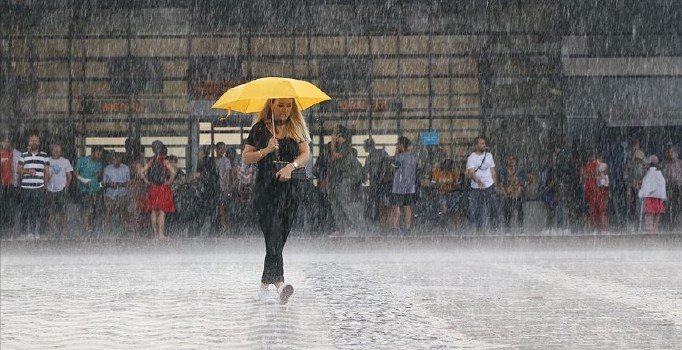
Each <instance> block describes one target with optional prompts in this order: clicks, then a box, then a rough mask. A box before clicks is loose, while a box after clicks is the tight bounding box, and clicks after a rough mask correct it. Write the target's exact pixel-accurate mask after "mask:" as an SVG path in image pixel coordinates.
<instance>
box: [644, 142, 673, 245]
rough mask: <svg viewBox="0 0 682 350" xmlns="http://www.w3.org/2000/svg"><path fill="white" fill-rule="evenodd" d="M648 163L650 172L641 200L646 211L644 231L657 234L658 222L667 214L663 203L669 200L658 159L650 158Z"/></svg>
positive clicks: (645, 177)
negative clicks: (658, 166) (658, 167)
mask: <svg viewBox="0 0 682 350" xmlns="http://www.w3.org/2000/svg"><path fill="white" fill-rule="evenodd" d="M647 163H648V164H649V171H647V173H646V175H644V178H643V179H642V187H641V188H640V189H639V198H642V199H643V201H644V203H642V204H643V206H644V207H643V208H642V209H643V211H644V231H646V232H650V233H655V232H658V222H659V221H660V220H661V215H663V213H665V204H664V203H663V201H665V200H667V195H666V192H665V178H664V177H663V173H661V171H660V170H658V169H657V168H656V166H657V165H658V157H656V156H655V155H651V156H649V159H648V161H647Z"/></svg>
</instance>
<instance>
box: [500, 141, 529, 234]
mask: <svg viewBox="0 0 682 350" xmlns="http://www.w3.org/2000/svg"><path fill="white" fill-rule="evenodd" d="M516 163H517V159H516V156H515V155H512V154H510V155H507V159H506V164H505V167H504V168H502V169H501V170H500V176H499V181H498V183H499V189H498V190H499V193H500V196H501V197H502V216H503V217H504V227H505V228H506V229H507V230H509V229H511V219H512V216H513V215H514V211H516V223H517V225H518V227H519V228H523V190H524V188H525V187H526V171H525V170H523V169H519V168H518V166H517V165H516Z"/></svg>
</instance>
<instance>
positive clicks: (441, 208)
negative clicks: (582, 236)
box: [0, 125, 682, 239]
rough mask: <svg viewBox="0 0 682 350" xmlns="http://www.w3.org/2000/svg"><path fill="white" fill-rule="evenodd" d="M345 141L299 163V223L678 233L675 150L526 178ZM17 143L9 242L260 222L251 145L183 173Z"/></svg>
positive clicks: (566, 155) (318, 229) (32, 138)
mask: <svg viewBox="0 0 682 350" xmlns="http://www.w3.org/2000/svg"><path fill="white" fill-rule="evenodd" d="M351 137H352V132H351V130H349V129H348V128H346V127H344V126H343V125H339V126H337V127H335V128H334V130H333V133H332V138H331V141H330V142H329V143H327V144H326V145H324V147H322V149H321V151H320V154H319V157H317V158H316V160H315V161H314V162H308V164H307V165H306V166H305V169H303V171H304V173H305V174H306V176H304V178H307V179H308V180H314V181H301V183H300V184H299V187H298V190H297V193H296V195H297V196H300V205H299V209H298V212H297V213H296V217H295V219H294V222H293V223H292V225H293V226H294V227H299V228H301V229H303V230H305V231H307V232H310V233H312V234H330V235H343V234H353V233H359V232H385V233H395V234H406V233H410V232H412V231H413V227H414V226H421V227H424V228H428V229H431V228H434V227H438V228H441V229H443V230H447V231H453V232H481V231H486V232H488V231H498V230H504V231H506V232H509V231H513V230H521V229H523V228H524V227H525V226H524V222H525V221H524V219H525V218H526V215H525V214H526V213H525V211H527V206H526V202H528V201H536V202H537V203H543V204H544V211H545V212H546V227H547V228H550V229H552V228H567V229H574V230H589V231H597V232H598V231H607V230H631V231H632V230H635V231H643V232H658V231H660V230H675V229H678V228H679V226H678V225H679V216H680V215H679V213H680V209H681V208H682V161H681V160H679V159H678V155H677V149H676V148H675V147H674V145H672V144H669V145H667V146H666V147H665V149H664V151H663V152H662V154H661V155H662V157H663V159H660V160H659V157H658V156H657V155H656V154H649V155H646V154H645V152H644V150H643V149H641V146H640V143H639V142H638V141H633V142H632V143H631V145H630V147H629V148H628V150H627V152H626V154H625V155H624V156H623V157H622V159H621V161H620V163H619V165H618V167H617V169H613V168H612V167H609V164H607V162H606V161H605V159H604V158H603V157H602V155H601V154H599V153H598V152H565V151H564V150H562V149H560V148H556V149H555V150H554V152H553V153H552V154H551V155H550V156H549V161H548V162H547V164H546V165H545V166H544V167H542V168H540V169H533V170H531V169H527V168H524V166H523V162H522V161H521V160H519V159H518V158H517V156H516V155H515V154H506V155H504V158H503V159H504V164H502V165H501V166H496V157H495V156H493V154H492V153H491V152H490V151H489V149H488V145H487V140H486V139H485V138H483V137H477V138H476V139H475V140H473V151H472V153H471V154H470V155H469V156H468V158H467V159H466V160H465V161H464V160H455V159H451V158H447V157H446V156H445V152H442V150H441V149H439V148H438V147H431V148H429V147H425V146H423V145H419V144H417V145H415V144H413V142H412V141H411V140H410V139H409V138H407V137H404V136H400V137H399V138H398V141H397V144H396V151H395V154H392V155H389V154H388V153H387V152H386V151H385V150H383V149H379V148H377V146H376V144H375V143H374V141H373V140H372V139H371V138H369V139H367V140H366V141H365V142H364V150H365V152H366V154H367V158H366V161H365V164H364V165H363V164H362V163H361V162H360V160H359V157H358V153H357V150H356V149H355V148H353V147H352V145H351V142H350V140H351ZM13 141H14V140H12V138H11V137H9V136H8V135H3V136H2V144H1V148H0V156H1V157H2V192H1V196H2V197H0V200H1V202H0V203H1V206H2V210H0V213H1V214H0V215H1V217H0V230H2V237H3V238H7V237H17V238H19V237H24V238H28V239H36V238H42V237H46V236H47V237H52V238H65V237H69V236H72V235H73V234H74V232H79V234H80V236H83V235H85V237H102V236H103V237H121V236H144V235H147V236H151V237H155V238H157V239H166V238H167V237H168V236H169V235H170V236H180V237H197V236H225V235H238V234H242V233H244V232H247V231H249V230H252V229H254V228H255V227H257V226H258V220H259V219H258V217H257V215H256V213H255V212H254V210H253V208H252V205H251V203H253V201H254V192H255V191H254V184H255V182H256V177H257V174H258V169H257V167H256V166H255V165H254V164H246V163H244V162H242V157H240V156H239V154H240V153H242V152H243V150H244V149H245V148H244V147H247V146H248V144H246V146H245V145H242V149H241V150H240V149H237V148H235V147H228V146H227V145H225V144H224V143H222V142H219V143H217V144H216V145H215V147H212V146H202V147H200V150H199V154H198V157H197V159H198V166H197V169H196V171H193V172H190V173H186V172H185V171H183V170H182V169H179V168H178V165H177V160H178V158H177V157H176V156H174V155H168V154H167V149H166V147H165V146H164V145H163V143H161V142H160V141H155V142H154V143H153V144H152V145H151V148H152V151H153V154H154V155H153V157H150V158H147V157H145V150H144V149H143V148H142V146H141V145H137V146H135V143H134V142H130V145H129V144H128V142H127V144H126V146H127V147H126V152H125V153H118V152H112V151H106V150H104V149H103V148H102V147H101V146H93V147H92V148H91V152H90V155H87V156H83V157H80V158H78V159H77V160H76V161H75V163H74V164H73V165H72V163H71V161H70V160H69V159H66V158H64V157H63V153H62V152H63V150H62V145H60V144H59V143H58V142H51V143H50V147H49V152H46V151H45V150H43V149H42V148H41V139H40V135H39V134H38V133H35V132H34V133H30V135H29V137H28V139H27V140H26V142H25V143H24V142H18V144H17V145H16V147H15V145H14V144H13ZM131 145H132V146H131ZM128 146H131V147H128ZM18 149H22V150H23V151H19V150H18ZM74 187H75V188H74ZM256 192H257V191H256ZM72 206H78V209H77V210H75V211H73V210H70V209H69V208H71V207H72ZM524 208H525V209H524ZM74 221H75V222H74ZM70 222H71V224H70ZM74 224H77V225H74ZM513 224H515V225H513ZM74 227H78V229H74ZM76 230H78V231H76Z"/></svg>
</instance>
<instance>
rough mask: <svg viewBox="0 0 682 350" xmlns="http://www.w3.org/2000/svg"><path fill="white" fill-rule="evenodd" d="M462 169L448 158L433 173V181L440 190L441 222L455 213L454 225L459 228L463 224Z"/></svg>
mask: <svg viewBox="0 0 682 350" xmlns="http://www.w3.org/2000/svg"><path fill="white" fill-rule="evenodd" d="M460 179H461V178H460V171H458V169H456V168H455V162H454V161H453V160H452V159H446V160H444V161H443V164H442V165H441V166H440V167H438V168H436V169H434V170H433V173H432V174H431V183H432V184H433V185H434V187H436V190H437V191H438V197H439V204H440V213H441V223H442V224H444V223H445V222H446V221H447V220H448V218H449V216H450V215H453V219H454V220H453V226H454V227H455V228H458V227H459V225H460V224H461V216H462V212H461V209H460V207H461V203H462V191H461V187H460V185H461V180H460Z"/></svg>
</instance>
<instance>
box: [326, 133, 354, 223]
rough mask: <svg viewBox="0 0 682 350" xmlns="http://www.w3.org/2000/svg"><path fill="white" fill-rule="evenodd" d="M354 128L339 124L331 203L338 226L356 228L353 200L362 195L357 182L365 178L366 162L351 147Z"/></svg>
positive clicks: (334, 141) (333, 153)
mask: <svg viewBox="0 0 682 350" xmlns="http://www.w3.org/2000/svg"><path fill="white" fill-rule="evenodd" d="M351 137H352V134H351V131H350V130H349V129H348V128H346V127H344V126H343V125H338V126H337V127H336V129H335V130H334V133H333V134H332V141H331V143H330V148H329V154H328V156H329V187H328V189H327V190H328V193H329V202H330V205H331V212H332V215H333V216H334V222H335V223H336V226H337V229H339V230H341V231H342V232H343V231H346V230H349V229H352V228H354V227H355V223H354V222H353V219H354V218H355V216H354V212H353V199H354V198H357V196H358V195H359V194H358V192H357V191H356V189H355V187H354V186H355V184H356V183H357V182H358V181H359V180H360V179H361V178H362V168H361V167H362V165H361V164H360V162H359V161H358V158H357V156H356V155H355V153H354V152H353V151H354V149H353V147H352V146H351Z"/></svg>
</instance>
